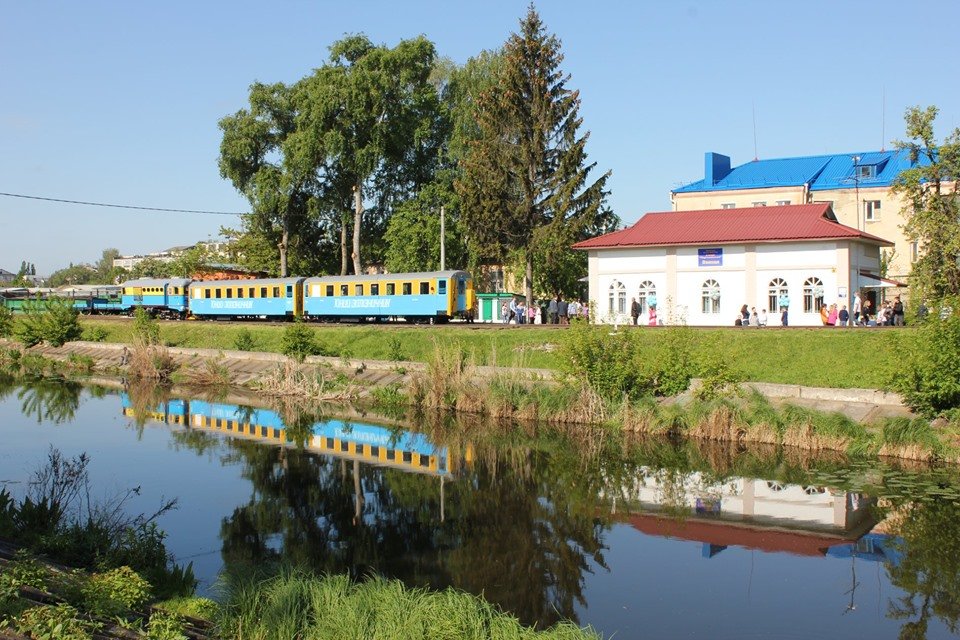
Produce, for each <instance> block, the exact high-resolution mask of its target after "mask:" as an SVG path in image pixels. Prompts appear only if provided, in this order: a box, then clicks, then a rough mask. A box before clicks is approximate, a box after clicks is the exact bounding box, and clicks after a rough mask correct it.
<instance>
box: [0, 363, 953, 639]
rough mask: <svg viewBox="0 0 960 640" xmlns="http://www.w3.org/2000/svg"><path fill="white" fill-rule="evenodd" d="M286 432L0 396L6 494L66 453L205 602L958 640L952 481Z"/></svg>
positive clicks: (941, 474)
mask: <svg viewBox="0 0 960 640" xmlns="http://www.w3.org/2000/svg"><path fill="white" fill-rule="evenodd" d="M282 413H284V415H283V417H281V415H280V414H278V413H277V412H273V411H267V410H263V409H249V408H244V407H240V406H238V405H234V404H229V403H226V402H216V401H206V400H185V399H177V398H166V397H162V396H161V395H158V394H157V392H156V391H155V390H140V391H136V390H133V391H131V393H130V394H127V393H118V392H114V391H96V390H93V389H83V388H81V387H79V386H73V385H65V384H58V383H42V384H36V385H32V386H14V385H11V384H9V383H8V384H3V383H2V381H0V442H2V445H0V483H3V484H4V485H5V486H6V487H7V488H8V490H10V491H11V492H13V493H15V494H22V492H23V491H24V490H25V489H26V483H27V482H28V481H29V478H30V474H31V472H32V471H33V470H34V469H36V468H37V467H38V466H40V465H41V464H42V463H43V462H44V460H45V459H46V455H47V452H48V451H49V448H50V446H51V445H53V446H55V447H57V448H58V449H60V450H61V451H62V452H63V453H64V454H66V455H71V456H72V455H77V454H79V453H81V452H87V453H88V454H89V455H90V456H91V458H92V462H91V476H92V478H91V479H92V482H93V485H94V494H95V496H97V495H99V496H102V497H104V498H109V497H110V496H113V495H116V494H117V493H119V492H120V491H123V490H125V489H127V488H129V487H132V486H139V487H140V488H141V491H140V495H139V496H138V497H136V499H135V501H134V503H132V504H131V505H130V508H131V510H138V511H152V510H153V509H155V508H156V507H157V506H159V504H160V502H161V500H162V499H163V498H164V497H168V498H169V497H176V498H178V499H179V509H178V510H177V511H175V512H172V513H170V514H167V515H165V516H164V517H163V520H162V521H161V523H160V524H161V527H162V528H163V529H165V530H166V531H167V532H168V534H169V537H168V541H167V542H168V546H169V548H170V549H171V550H172V552H173V553H174V554H175V555H176V557H177V560H178V561H180V562H192V563H193V566H194V570H195V573H196V575H197V577H198V578H199V579H200V580H201V586H200V589H201V591H204V592H207V593H209V592H211V591H215V588H214V582H215V580H216V577H217V575H218V573H219V572H220V571H221V570H222V569H223V568H224V567H225V566H228V565H234V564H241V563H249V562H256V563H261V562H264V561H268V560H273V559H281V558H282V559H286V560H291V561H296V562H304V563H307V564H309V565H310V566H312V567H315V568H316V569H318V570H323V571H336V572H343V571H349V572H351V573H353V574H354V575H358V576H359V575H364V574H368V573H370V572H378V573H380V574H383V575H387V576H391V577H397V578H400V579H402V580H404V581H405V582H407V583H408V584H411V585H426V586H430V587H434V588H442V587H446V586H455V587H457V588H459V589H463V590H466V591H470V592H472V593H477V594H480V593H482V594H483V595H484V597H486V598H487V599H488V600H490V601H492V602H495V603H497V604H498V605H499V606H501V607H502V608H503V609H505V610H507V611H510V612H512V613H513V614H515V615H516V616H518V617H519V618H520V619H521V620H522V621H524V622H525V623H527V624H536V625H538V626H539V627H544V626H549V625H550V624H552V623H554V622H556V621H557V620H558V619H561V618H569V619H573V620H575V621H576V622H578V623H579V624H583V625H587V624H589V625H592V626H593V627H594V628H596V629H597V630H599V631H600V632H602V633H603V634H604V636H605V637H611V636H613V637H616V638H895V637H898V636H899V637H904V638H924V637H926V638H945V637H954V634H953V633H952V630H953V629H954V628H955V626H956V622H957V619H958V616H960V517H958V516H960V507H958V506H957V504H958V502H960V491H958V487H960V479H958V475H957V474H956V473H955V472H954V471H953V470H951V469H929V468H922V469H921V468H915V469H906V468H899V467H897V466H894V465H890V464H880V463H870V464H865V463H851V462H849V461H845V460H842V459H838V458H836V457H834V458H809V457H804V456H802V455H801V454H798V453H797V452H789V451H787V452H784V451H777V450H774V449H769V450H760V449H747V450H736V449H730V448H708V447H703V446H698V445H695V444H691V443H684V444H671V443H668V442H652V441H635V442H631V441H616V442H607V443H603V442H600V441H599V440H597V439H593V440H590V441H581V442H576V443H575V442H570V441H568V440H565V439H563V438H561V437H559V436H550V437H540V438H531V437H529V436H526V435H518V434H509V433H500V434H498V435H493V436H491V435H489V430H488V431H487V432H485V435H483V436H476V437H471V436H467V437H465V438H462V439H456V438H450V437H447V438H444V437H440V436H436V435H434V436H433V437H429V436H427V435H421V434H425V433H426V434H436V433H438V429H439V432H444V431H443V430H444V425H440V426H439V427H437V426H436V425H434V426H432V427H431V426H428V425H420V424H410V423H409V422H398V423H397V422H395V423H394V426H393V427H388V426H382V425H383V424H387V423H389V421H382V420H381V421H378V420H376V419H373V418H363V419H356V418H355V419H353V420H344V419H343V418H324V417H321V416H317V415H303V414H297V413H294V412H282ZM396 425H400V426H396ZM477 433H480V432H477ZM296 443H299V444H300V446H298V445H297V444H296Z"/></svg>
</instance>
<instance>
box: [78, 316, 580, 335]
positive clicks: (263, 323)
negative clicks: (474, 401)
mask: <svg viewBox="0 0 960 640" xmlns="http://www.w3.org/2000/svg"><path fill="white" fill-rule="evenodd" d="M84 317H86V318H95V319H96V320H97V321H98V322H117V323H123V322H131V321H132V320H133V318H131V317H130V316H116V315H93V316H84ZM157 322H159V323H160V324H169V325H182V324H185V323H186V324H189V325H192V326H198V327H202V326H205V325H210V326H214V325H215V326H221V327H222V326H236V327H288V326H290V323H289V322H283V321H277V320H252V319H251V320H191V319H188V320H165V319H161V318H158V319H157ZM307 324H308V325H309V326H311V327H324V328H333V327H378V328H383V329H424V330H427V331H431V330H435V329H443V328H445V327H447V328H458V329H475V330H482V331H488V330H504V329H520V330H522V329H526V328H535V329H551V330H552V329H564V328H566V326H567V325H562V324H535V325H515V324H510V325H505V324H502V323H499V322H463V321H451V322H447V323H444V324H437V325H431V324H429V323H426V322H421V323H417V322H405V321H403V320H397V321H393V322H359V321H356V320H347V321H343V322H333V321H329V320H311V321H309V322H307Z"/></svg>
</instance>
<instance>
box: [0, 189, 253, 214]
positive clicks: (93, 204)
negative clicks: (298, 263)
mask: <svg viewBox="0 0 960 640" xmlns="http://www.w3.org/2000/svg"><path fill="white" fill-rule="evenodd" d="M0 196H7V197H8V198H25V199H27V200H45V201H47V202H62V203H65V204H83V205H87V206H90V207H112V208H114V209H136V210H138V211H163V212H165V213H205V214H210V215H214V216H242V215H246V213H245V212H240V211H206V210H203V209H164V208H161V207H137V206H134V205H129V204H107V203H105V202H84V201H83V200H64V199H62V198H44V197H42V196H28V195H24V194H22V193H3V192H2V191H0Z"/></svg>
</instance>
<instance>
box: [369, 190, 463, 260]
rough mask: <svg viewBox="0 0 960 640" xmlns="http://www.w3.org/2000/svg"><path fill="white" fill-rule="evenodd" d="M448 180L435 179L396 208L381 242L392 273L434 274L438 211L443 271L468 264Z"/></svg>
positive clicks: (438, 239) (438, 254)
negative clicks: (442, 245) (442, 246)
mask: <svg viewBox="0 0 960 640" xmlns="http://www.w3.org/2000/svg"><path fill="white" fill-rule="evenodd" d="M446 173H447V176H448V177H447V179H446V180H444V179H442V178H438V179H437V180H436V181H435V182H432V183H430V184H428V185H427V186H426V187H424V188H423V189H422V190H421V191H420V193H418V194H417V196H416V197H415V198H411V199H410V200H406V201H404V202H403V203H401V204H400V205H398V206H397V207H396V209H395V210H394V212H393V215H391V217H390V222H389V223H388V224H387V230H386V234H385V237H384V239H385V240H386V243H387V250H386V267H387V270H389V271H390V272H392V273H400V272H404V271H407V272H409V271H434V270H437V269H439V268H440V266H441V265H440V242H441V229H440V209H441V207H442V208H443V209H444V229H443V243H444V252H445V255H446V261H445V264H444V265H443V266H444V268H446V269H462V268H464V267H465V266H466V265H467V260H468V256H467V245H466V242H465V240H464V237H463V233H462V229H461V225H460V221H459V215H458V210H459V208H458V206H457V204H458V201H457V196H456V193H454V191H453V184H452V181H451V179H450V178H449V175H450V173H449V172H446Z"/></svg>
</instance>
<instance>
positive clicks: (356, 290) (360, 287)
mask: <svg viewBox="0 0 960 640" xmlns="http://www.w3.org/2000/svg"><path fill="white" fill-rule="evenodd" d="M353 293H354V294H355V295H358V296H362V295H363V285H362V284H355V285H353Z"/></svg>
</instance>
